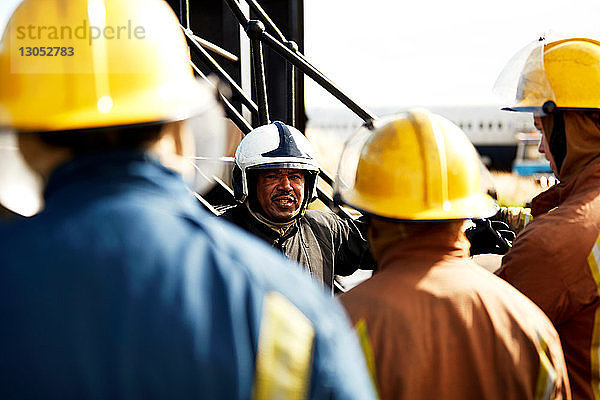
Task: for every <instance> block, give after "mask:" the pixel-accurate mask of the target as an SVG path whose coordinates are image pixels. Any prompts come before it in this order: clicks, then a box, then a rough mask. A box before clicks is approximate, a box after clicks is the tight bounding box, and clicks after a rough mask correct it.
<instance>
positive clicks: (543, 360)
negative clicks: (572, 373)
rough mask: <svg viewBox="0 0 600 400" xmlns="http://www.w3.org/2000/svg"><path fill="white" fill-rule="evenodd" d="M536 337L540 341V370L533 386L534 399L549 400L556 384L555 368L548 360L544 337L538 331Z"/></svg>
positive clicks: (552, 397) (552, 395)
mask: <svg viewBox="0 0 600 400" xmlns="http://www.w3.org/2000/svg"><path fill="white" fill-rule="evenodd" d="M538 339H539V341H540V347H541V348H540V349H539V350H538V353H539V356H540V371H539V373H538V379H537V384H536V388H535V397H534V399H535V400H550V399H554V397H555V396H554V395H555V393H554V387H555V386H556V370H555V369H554V366H553V365H552V362H550V359H549V358H548V355H547V354H546V350H547V349H548V344H547V343H546V341H545V340H544V338H543V337H542V336H541V335H540V334H539V332H538Z"/></svg>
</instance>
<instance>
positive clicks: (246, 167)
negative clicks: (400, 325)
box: [223, 122, 373, 288]
mask: <svg viewBox="0 0 600 400" xmlns="http://www.w3.org/2000/svg"><path fill="white" fill-rule="evenodd" d="M318 173H319V166H318V164H317V161H316V159H315V156H314V151H313V148H312V146H311V144H310V142H309V141H308V140H307V139H306V137H304V135H302V133H300V131H298V130H297V129H296V128H294V127H292V126H289V125H286V124H283V123H281V122H273V123H272V124H269V125H264V126H261V127H258V128H256V129H254V130H253V131H252V132H250V133H249V134H248V135H246V136H245V137H244V139H242V141H241V143H240V145H239V146H238V148H237V151H236V153H235V166H234V170H233V189H234V194H235V197H236V200H238V202H240V203H241V204H239V205H237V206H235V207H233V208H231V209H229V210H227V211H226V212H225V213H224V214H223V217H224V218H226V219H227V220H229V221H231V222H233V223H235V224H236V225H238V226H240V227H242V228H243V229H245V230H247V231H249V232H251V233H253V234H255V235H257V236H258V237H260V238H261V239H263V240H265V241H267V242H268V243H270V244H271V245H272V246H273V247H275V248H277V249H279V250H281V251H282V252H283V253H285V255H286V256H287V257H289V258H290V259H292V260H294V261H297V262H298V263H300V264H302V265H303V266H304V267H305V269H306V270H307V271H308V272H309V273H310V275H311V276H312V277H313V278H314V279H315V280H317V281H319V282H321V283H323V285H325V286H327V287H329V288H333V283H334V275H336V274H337V275H342V276H345V275H350V274H352V273H353V272H354V271H356V269H357V268H359V267H361V268H363V269H372V265H373V262H372V258H371V256H370V253H369V251H368V244H367V242H366V239H365V237H364V236H363V234H362V233H361V231H360V229H359V228H358V227H357V223H356V222H353V221H350V220H344V219H342V218H340V217H338V216H337V215H336V214H334V213H331V212H323V211H316V210H306V207H307V205H308V204H309V203H310V202H311V201H313V200H315V199H316V185H317V175H318Z"/></svg>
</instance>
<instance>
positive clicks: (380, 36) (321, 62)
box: [0, 0, 600, 110]
mask: <svg viewBox="0 0 600 400" xmlns="http://www.w3.org/2000/svg"><path fill="white" fill-rule="evenodd" d="M19 2H20V0H0V27H3V26H4V24H5V22H6V20H7V18H8V15H9V13H10V11H11V10H12V9H13V8H14V7H15V5H16V4H17V3H19ZM304 3H305V16H304V18H305V53H306V55H307V57H308V58H309V59H310V60H311V61H312V63H313V64H314V65H315V66H317V67H318V68H319V69H321V71H322V72H324V73H325V74H326V75H327V76H328V77H329V78H330V79H331V80H333V82H334V83H336V84H337V85H338V86H339V87H340V88H341V89H342V90H343V91H344V92H346V93H347V94H349V95H350V96H351V97H352V98H353V99H354V100H355V101H357V102H358V103H359V104H361V105H365V106H367V107H371V108H374V107H396V106H398V107H408V106H419V105H423V106H427V105H482V104H497V103H498V99H496V98H495V97H494V95H493V94H492V87H493V84H494V82H495V80H496V78H497V76H498V74H499V73H500V72H501V70H502V68H503V66H504V65H505V64H506V63H507V62H508V60H509V59H510V58H511V57H512V55H513V54H514V53H516V52H517V51H518V50H519V49H520V48H522V47H524V46H525V45H527V44H528V43H530V42H532V41H533V40H535V39H536V38H537V37H539V36H540V34H542V33H544V32H547V31H549V30H554V31H557V32H564V33H584V34H587V35H593V36H600V19H599V16H600V1H598V0H569V1H568V2H567V1H565V0H543V1H540V0H502V1H490V0H452V1H448V0H412V1H406V0H304ZM305 98H306V106H307V109H309V110H310V109H311V108H318V107H326V106H331V105H332V104H336V102H337V101H336V100H335V99H333V100H332V97H331V96H330V95H329V94H327V93H326V92H324V91H323V90H322V89H320V88H318V87H317V86H316V85H315V84H312V83H311V82H308V83H307V88H306V96H305Z"/></svg>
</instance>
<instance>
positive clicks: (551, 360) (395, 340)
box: [340, 224, 570, 400]
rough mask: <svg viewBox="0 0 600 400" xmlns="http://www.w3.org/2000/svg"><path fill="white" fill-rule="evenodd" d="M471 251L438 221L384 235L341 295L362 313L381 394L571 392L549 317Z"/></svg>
mask: <svg viewBox="0 0 600 400" xmlns="http://www.w3.org/2000/svg"><path fill="white" fill-rule="evenodd" d="M468 254H469V243H468V241H467V240H466V238H465V237H464V235H463V234H462V232H460V233H459V236H458V237H457V234H456V232H450V230H449V229H448V228H447V225H445V224H441V225H439V226H438V227H437V228H436V229H432V230H429V231H427V232H424V233H422V234H420V235H418V236H413V237H411V238H409V239H406V240H400V241H396V242H394V243H387V247H385V248H384V249H383V251H381V252H379V253H378V255H377V259H378V265H379V266H378V271H377V273H376V274H375V275H374V276H373V277H372V278H371V279H370V280H368V281H366V282H364V283H363V284H361V285H359V286H357V287H356V288H354V289H352V290H351V291H349V292H347V293H345V294H343V295H342V296H340V299H341V301H342V303H343V304H344V306H345V307H346V309H347V311H348V313H349V314H350V317H351V318H352V320H353V322H354V323H355V324H356V323H358V322H359V321H361V320H363V321H365V322H366V326H367V332H368V341H369V344H370V345H369V346H367V347H370V349H372V354H373V356H374V360H375V371H374V372H375V375H376V382H377V386H378V390H379V394H380V395H381V397H382V398H383V399H411V400H415V399H450V400H452V399H474V400H475V399H477V400H481V399H498V400H500V399H502V400H506V399H519V400H523V399H538V398H539V399H548V398H552V399H570V392H569V385H568V378H567V373H566V367H565V364H564V358H563V354H562V350H561V347H560V342H559V339H558V335H557V333H556V331H555V330H554V328H553V327H552V324H551V323H550V321H549V320H548V319H547V317H546V316H545V315H544V314H543V313H542V312H541V311H540V310H539V309H538V308H537V307H536V306H535V304H533V303H532V302H531V301H529V300H528V299H527V298H525V297H524V296H523V295H521V294H520V293H519V292H518V291H516V290H515V289H514V288H512V287H511V286H510V285H508V284H506V282H503V281H502V280H501V279H499V278H497V277H496V276H494V275H493V274H491V273H489V272H487V271H486V270H484V269H483V268H481V267H479V266H478V265H476V264H474V263H473V262H471V261H470V260H469V259H468ZM363 339H364V338H363ZM367 358H368V357H367Z"/></svg>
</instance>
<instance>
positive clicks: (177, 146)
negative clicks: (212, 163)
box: [150, 121, 194, 178]
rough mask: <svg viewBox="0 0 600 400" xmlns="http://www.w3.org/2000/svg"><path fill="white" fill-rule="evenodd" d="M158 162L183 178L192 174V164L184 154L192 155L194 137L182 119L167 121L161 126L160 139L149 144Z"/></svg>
mask: <svg viewBox="0 0 600 400" xmlns="http://www.w3.org/2000/svg"><path fill="white" fill-rule="evenodd" d="M150 152H151V153H153V154H154V155H155V156H156V157H157V158H158V159H159V160H160V162H161V163H162V164H163V165H164V166H166V167H167V168H170V169H172V170H174V171H176V172H178V173H180V174H181V175H182V176H183V177H184V178H186V177H188V175H190V174H191V176H193V174H194V166H193V163H192V162H190V160H186V158H185V157H186V156H193V155H194V138H193V136H192V135H191V134H189V132H187V130H186V126H185V123H184V122H183V121H178V122H171V123H167V124H165V125H164V126H163V128H162V130H161V133H160V139H158V140H157V141H156V142H155V143H153V144H152V145H151V146H150Z"/></svg>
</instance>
